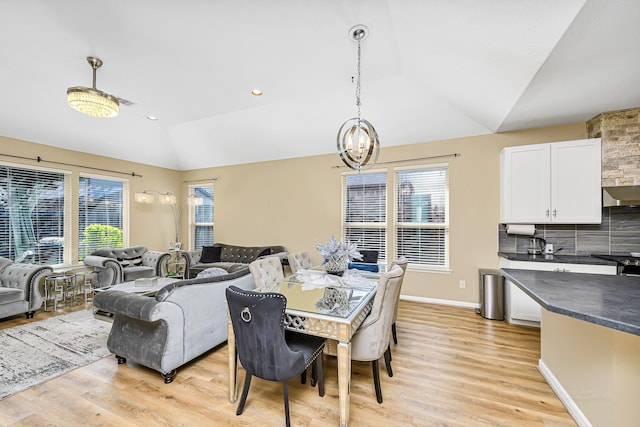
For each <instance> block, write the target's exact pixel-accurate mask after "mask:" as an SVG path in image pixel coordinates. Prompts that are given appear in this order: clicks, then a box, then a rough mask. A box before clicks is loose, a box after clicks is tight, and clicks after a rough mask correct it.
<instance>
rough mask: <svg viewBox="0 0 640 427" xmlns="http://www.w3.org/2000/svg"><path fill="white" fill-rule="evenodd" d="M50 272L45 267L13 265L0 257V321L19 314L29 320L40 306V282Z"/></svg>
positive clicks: (49, 268) (8, 260)
mask: <svg viewBox="0 0 640 427" xmlns="http://www.w3.org/2000/svg"><path fill="white" fill-rule="evenodd" d="M52 272H53V270H52V269H51V267H48V266H46V265H34V264H20V263H14V262H13V261H11V260H10V259H8V258H2V257H0V319H1V318H5V317H9V316H15V315H16V314H21V313H24V314H25V315H26V316H27V319H31V318H32V317H33V314H34V313H35V312H36V311H37V310H38V309H40V306H41V305H42V296H41V295H40V290H39V288H38V286H39V284H40V281H41V280H42V278H43V277H44V276H46V275H48V274H50V273H52Z"/></svg>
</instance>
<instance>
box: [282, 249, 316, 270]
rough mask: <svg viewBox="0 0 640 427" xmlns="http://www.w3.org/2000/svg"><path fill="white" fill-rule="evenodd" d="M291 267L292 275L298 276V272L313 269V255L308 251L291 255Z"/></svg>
mask: <svg viewBox="0 0 640 427" xmlns="http://www.w3.org/2000/svg"><path fill="white" fill-rule="evenodd" d="M288 258H289V267H291V274H296V271H298V270H301V269H305V268H311V267H312V266H313V264H312V263H311V254H310V253H309V252H307V251H304V252H296V253H292V254H289V257H288Z"/></svg>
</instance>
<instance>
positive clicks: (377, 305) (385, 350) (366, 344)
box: [351, 265, 404, 403]
mask: <svg viewBox="0 0 640 427" xmlns="http://www.w3.org/2000/svg"><path fill="white" fill-rule="evenodd" d="M403 275H404V272H403V271H402V268H401V267H400V266H399V265H396V266H393V267H392V268H391V270H389V271H388V272H387V273H383V274H382V275H381V276H380V282H379V283H378V288H377V289H376V295H375V297H374V299H373V306H372V307H371V312H370V313H369V316H367V317H366V318H365V319H364V321H363V322H362V325H360V327H359V328H358V330H357V331H356V333H355V335H354V336H353V338H352V339H351V360H355V361H359V362H371V366H372V368H373V384H374V387H375V390H376V399H377V400H378V403H382V389H381V387H380V370H379V368H378V360H379V359H380V358H381V357H382V356H383V355H384V359H385V364H386V367H387V372H388V373H389V376H390V377H392V376H393V372H392V371H391V350H390V346H389V340H390V339H391V322H392V320H393V313H394V311H395V306H396V300H397V299H398V295H399V294H400V286H401V285H402V276H403Z"/></svg>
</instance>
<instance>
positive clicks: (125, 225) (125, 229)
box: [74, 172, 130, 262]
mask: <svg viewBox="0 0 640 427" xmlns="http://www.w3.org/2000/svg"><path fill="white" fill-rule="evenodd" d="M82 178H86V179H99V180H103V181H116V182H121V183H122V201H121V203H122V247H124V248H126V247H129V238H130V235H129V234H130V233H129V232H130V229H129V215H130V202H129V199H130V197H129V196H130V190H129V187H130V184H129V179H127V178H120V177H114V176H109V175H99V174H93V173H87V172H80V173H79V174H78V191H77V194H75V195H74V196H75V197H76V201H77V209H78V211H77V216H75V217H74V218H77V220H76V221H75V222H76V226H77V230H78V235H77V236H75V237H76V245H77V246H76V255H75V258H76V261H77V262H81V261H80V240H81V239H82V233H83V231H84V230H81V229H80V196H81V195H80V181H81V180H82Z"/></svg>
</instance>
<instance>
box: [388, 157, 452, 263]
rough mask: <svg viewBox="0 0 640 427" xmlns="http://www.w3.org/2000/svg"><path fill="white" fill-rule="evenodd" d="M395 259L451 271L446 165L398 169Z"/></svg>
mask: <svg viewBox="0 0 640 427" xmlns="http://www.w3.org/2000/svg"><path fill="white" fill-rule="evenodd" d="M395 173H396V223H395V229H396V230H395V232H396V248H395V251H396V256H397V257H401V256H403V255H404V256H405V257H407V259H408V260H409V262H410V263H411V264H418V265H423V266H428V267H429V268H434V269H448V268H449V183H448V182H449V179H448V167H447V165H437V166H433V167H428V168H426V167H425V168H412V169H409V168H406V169H405V168H402V169H400V168H398V169H396V172H395Z"/></svg>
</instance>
